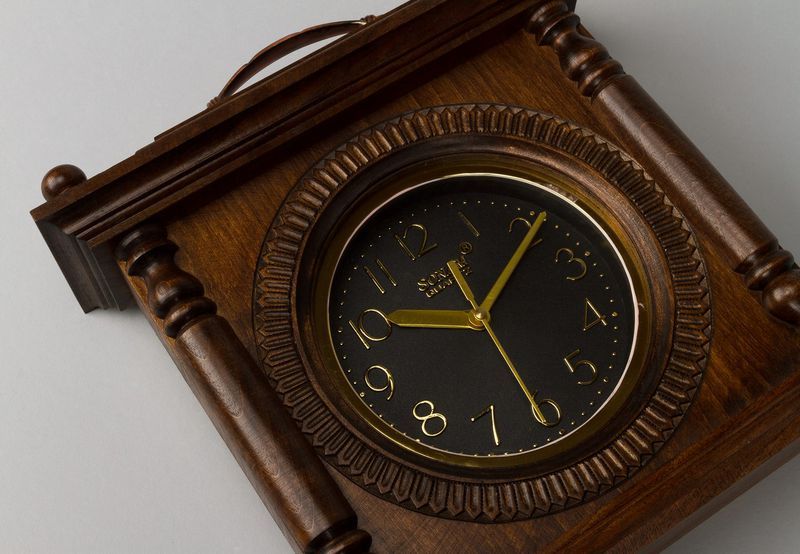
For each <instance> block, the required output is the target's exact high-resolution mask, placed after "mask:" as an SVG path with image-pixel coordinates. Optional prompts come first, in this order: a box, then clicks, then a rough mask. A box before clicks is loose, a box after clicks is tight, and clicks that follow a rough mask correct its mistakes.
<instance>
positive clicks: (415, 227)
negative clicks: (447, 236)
mask: <svg viewBox="0 0 800 554" xmlns="http://www.w3.org/2000/svg"><path fill="white" fill-rule="evenodd" d="M411 231H414V233H412V234H415V235H417V237H418V238H419V239H420V240H419V241H418V248H415V249H414V250H412V249H411V248H410V247H409V246H408V243H407V242H406V241H407V240H410V239H409V233H411ZM394 238H395V239H396V240H397V243H398V244H399V245H400V248H402V249H403V252H405V253H406V254H408V257H409V258H411V261H412V262H413V261H414V260H416V259H417V258H419V257H421V256H424V255H425V254H427V253H428V252H430V251H431V250H433V249H434V248H436V247H437V246H438V244H431V245H428V230H427V229H426V228H425V226H424V225H421V224H419V223H412V224H411V225H409V226H408V227H406V228H405V230H404V231H403V236H402V237H401V236H400V235H395V236H394Z"/></svg>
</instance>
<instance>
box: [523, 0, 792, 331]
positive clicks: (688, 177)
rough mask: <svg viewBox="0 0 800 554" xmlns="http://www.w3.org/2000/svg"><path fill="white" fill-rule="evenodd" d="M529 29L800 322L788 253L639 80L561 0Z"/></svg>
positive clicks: (758, 283) (777, 312) (733, 260)
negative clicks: (589, 34) (582, 24)
mask: <svg viewBox="0 0 800 554" xmlns="http://www.w3.org/2000/svg"><path fill="white" fill-rule="evenodd" d="M527 30H528V31H529V32H531V33H533V35H534V36H535V37H536V40H537V42H538V43H539V44H540V45H543V46H549V47H551V48H552V49H553V51H554V52H555V53H556V55H557V56H558V60H559V63H560V64H561V68H562V70H563V71H564V73H565V75H566V76H567V77H568V78H569V79H570V80H572V81H574V82H575V83H577V85H578V90H579V91H580V92H581V94H582V95H584V96H587V97H589V98H591V99H592V107H593V109H594V111H595V113H596V114H597V115H598V116H599V117H600V119H601V120H602V121H603V122H604V123H605V124H606V126H607V128H608V129H610V131H611V132H612V133H613V135H614V137H613V138H614V139H615V141H616V142H617V143H618V144H619V145H620V146H621V147H623V148H624V149H625V150H626V151H627V152H628V153H630V154H631V155H633V157H634V158H636V159H637V160H640V161H641V162H645V160H650V161H652V163H651V164H650V165H648V167H647V169H648V171H649V172H650V173H652V174H653V176H654V177H655V178H656V180H657V181H658V182H659V184H660V185H661V186H662V187H663V188H664V189H665V191H666V192H667V193H668V194H669V196H670V197H671V198H673V199H674V200H676V201H680V202H679V205H680V208H681V210H682V211H683V212H684V213H685V214H686V215H687V216H689V220H690V221H691V222H693V223H695V224H696V225H700V226H702V227H703V230H704V231H705V232H706V233H708V234H709V235H710V239H711V240H713V241H714V242H715V243H716V244H718V245H719V247H720V248H721V249H722V252H723V254H724V255H725V257H726V260H727V262H728V264H729V266H730V267H731V269H733V270H735V271H736V272H737V273H740V274H742V275H743V279H744V282H745V284H746V285H747V287H748V288H750V289H751V290H753V291H756V292H760V293H761V294H760V300H761V304H762V305H763V306H764V308H765V309H766V310H767V311H768V312H769V313H770V314H772V315H773V316H775V317H776V318H778V319H780V320H782V321H784V322H786V323H788V324H790V325H793V326H795V327H800V270H798V268H797V266H796V264H795V262H794V258H793V257H792V254H791V253H790V252H787V251H786V250H783V249H782V248H780V246H779V245H778V240H777V239H776V238H775V236H774V235H773V234H772V233H771V232H770V231H769V229H767V227H766V226H765V225H764V223H762V222H761V220H760V219H759V218H758V216H757V215H756V214H755V213H754V212H753V211H752V210H751V209H750V208H749V207H748V206H747V204H746V203H745V202H744V200H742V198H741V197H740V196H739V195H738V194H737V193H736V191H734V190H733V188H732V187H731V186H730V184H728V182H727V181H726V180H725V178H724V177H722V175H720V173H719V172H718V171H717V170H716V169H715V168H714V166H713V165H711V163H710V162H709V161H708V160H707V159H706V158H705V156H703V154H702V153H701V152H700V151H699V150H698V149H697V147H696V146H695V145H694V144H693V143H692V142H691V141H690V140H689V138H688V137H686V135H684V134H683V132H682V131H681V130H680V129H679V128H678V126H677V125H675V124H674V123H673V122H672V120H671V119H670V118H669V116H668V115H667V114H666V113H664V111H663V110H662V109H661V108H660V107H659V105H658V104H657V103H656V102H655V100H653V99H652V98H651V97H650V96H649V95H648V94H647V92H645V91H644V89H642V88H641V86H639V84H638V83H637V82H636V80H635V79H634V78H633V77H631V76H630V75H626V74H625V72H624V71H623V70H622V66H621V65H620V64H619V63H618V62H616V61H615V60H614V59H613V58H612V57H611V56H610V55H609V53H608V50H606V49H605V47H603V45H602V44H600V43H599V42H597V41H596V40H594V39H593V38H591V37H590V36H588V33H586V32H585V30H584V29H583V28H582V27H581V26H580V18H579V17H578V16H577V15H575V13H573V12H572V10H571V8H570V7H569V5H568V3H567V2H566V0H552V1H550V2H547V3H545V4H542V5H541V6H539V7H538V8H537V9H536V10H534V12H533V13H532V15H531V17H530V20H529V21H528V25H527Z"/></svg>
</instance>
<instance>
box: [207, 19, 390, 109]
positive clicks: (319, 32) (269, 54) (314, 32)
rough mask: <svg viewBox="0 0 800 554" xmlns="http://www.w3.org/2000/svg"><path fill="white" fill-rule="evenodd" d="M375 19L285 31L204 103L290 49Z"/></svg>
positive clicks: (229, 91)
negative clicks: (290, 32)
mask: <svg viewBox="0 0 800 554" xmlns="http://www.w3.org/2000/svg"><path fill="white" fill-rule="evenodd" d="M375 19H376V17H375V16H374V15H368V16H366V17H363V18H361V19H356V20H352V21H336V22H333V23H323V24H322V25H316V26H314V27H309V28H308V29H304V30H302V31H300V32H298V33H293V34H291V35H287V36H285V37H283V38H282V39H280V40H277V41H275V42H273V43H272V44H270V45H269V46H267V47H266V48H264V49H263V50H261V51H260V52H258V54H256V55H255V56H253V58H252V59H251V60H250V61H249V62H247V63H246V64H244V65H243V66H242V67H240V68H239V69H238V70H237V71H236V73H234V74H233V77H231V78H230V80H229V81H228V82H227V83H225V86H224V87H222V90H221V91H220V93H219V94H218V95H217V96H216V97H214V98H212V99H211V101H210V102H209V103H208V107H209V108H211V107H213V106H216V105H217V104H219V103H220V102H222V101H223V100H225V99H226V98H229V97H231V96H233V95H234V94H236V92H237V91H238V90H239V89H241V88H242V87H243V86H244V85H245V84H246V83H247V82H248V81H249V80H250V79H252V78H253V77H254V76H256V75H257V74H258V73H260V72H261V71H263V70H264V69H266V68H267V67H269V66H270V65H272V64H273V63H275V62H276V61H278V60H280V59H281V58H283V57H284V56H288V55H289V54H291V53H292V52H295V51H297V50H299V49H301V48H304V47H306V46H310V45H312V44H314V43H315V42H319V41H321V40H325V39H328V38H332V37H337V36H340V35H347V34H350V33H352V32H353V31H356V30H358V29H360V28H362V27H364V26H365V25H366V24H368V23H371V22H372V21H374V20H375Z"/></svg>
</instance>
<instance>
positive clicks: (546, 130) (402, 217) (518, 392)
mask: <svg viewBox="0 0 800 554" xmlns="http://www.w3.org/2000/svg"><path fill="white" fill-rule="evenodd" d="M574 9H575V5H574V2H569V1H565V0H549V1H544V0H525V1H515V2H511V1H507V0H475V1H469V2H463V1H459V2H456V1H455V0H428V1H414V2H410V3H408V4H405V5H403V6H401V7H399V8H397V9H396V10H394V11H392V12H390V13H388V14H385V15H383V16H380V17H368V18H365V19H363V20H360V21H352V22H340V23H334V24H329V25H321V26H319V27H315V28H312V29H309V30H307V31H304V32H302V33H298V34H296V35H291V36H289V37H287V38H286V39H284V40H283V41H280V42H278V43H276V44H274V45H272V46H271V47H269V48H267V49H265V50H263V51H262V52H260V53H259V54H257V55H256V56H255V57H254V58H253V60H251V62H249V63H248V64H247V65H245V66H243V67H242V68H241V69H240V70H239V71H238V72H237V73H236V74H235V75H234V77H233V78H232V79H231V81H230V82H229V83H228V84H227V85H226V86H225V88H224V89H223V90H222V92H221V93H220V94H219V95H218V96H217V97H216V98H214V99H213V100H212V101H211V102H210V104H209V108H208V109H207V110H206V111H204V112H202V113H200V114H198V115H196V116H195V117H193V118H191V119H189V120H187V121H186V122H184V123H182V124H180V125H178V126H177V127H175V128H173V129H171V130H169V131H167V132H165V133H163V134H162V135H160V136H158V137H157V138H156V140H155V141H154V142H153V143H152V144H150V145H148V146H146V147H144V148H143V149H141V150H140V151H139V152H137V153H136V154H135V155H134V156H132V157H131V158H129V159H127V160H124V161H122V162H120V163H119V164H118V165H116V166H114V167H112V168H110V169H108V170H107V171H105V172H103V173H101V174H99V175H97V176H95V177H93V178H91V179H86V177H85V176H84V175H83V173H82V172H81V171H80V170H79V169H77V168H75V167H74V166H59V167H56V168H54V169H53V170H51V171H50V172H49V173H48V174H47V175H46V176H45V179H44V181H43V183H42V188H43V192H44V194H45V197H46V199H47V202H46V203H45V204H43V205H42V206H40V207H39V208H36V209H35V210H34V211H33V217H34V219H35V221H36V222H37V225H38V226H39V228H40V230H41V232H42V234H43V236H44V238H45V240H46V241H47V243H48V245H49V246H50V248H51V250H52V252H53V254H54V256H55V257H56V260H57V261H58V263H59V265H60V267H61V269H62V270H63V272H64V274H65V276H66V277H67V279H68V281H69V283H70V285H71V286H72V289H73V291H74V292H75V295H76V296H77V298H78V300H79V302H80V304H81V306H82V307H83V308H84V309H85V310H87V311H89V310H92V309H95V308H111V307H118V308H122V307H124V306H125V305H127V304H128V303H129V302H130V300H131V298H132V299H133V300H134V301H135V302H137V303H138V305H139V306H140V308H141V309H142V311H143V312H144V314H145V315H146V316H147V317H148V319H149V321H150V322H151V324H152V325H153V327H154V329H155V331H156V333H157V334H158V335H159V337H160V338H161V339H162V341H163V343H164V345H165V347H166V348H167V350H168V351H169V352H170V354H171V355H172V357H173V358H174V360H175V362H176V364H177V365H178V367H179V368H180V370H181V372H182V373H183V375H184V377H185V379H186V381H187V383H188V384H189V386H190V387H191V388H192V390H193V391H194V392H195V394H196V395H197V397H198V399H199V400H200V402H201V403H202V404H203V406H204V408H205V410H206V411H207V413H208V415H209V416H210V418H211V419H212V421H213V422H214V424H215V426H216V427H217V429H218V430H219V432H220V434H221V435H222V437H223V439H224V440H225V441H226V443H227V444H228V446H229V448H230V450H231V452H232V453H233V454H234V456H235V457H236V459H237V460H238V461H239V463H240V465H241V467H242V469H243V470H244V471H245V473H246V474H247V476H248V478H249V479H250V481H251V482H252V484H253V486H254V487H255V489H256V490H257V492H258V494H259V495H260V497H261V498H262V499H263V501H264V503H265V505H266V506H267V507H268V508H269V510H270V511H271V513H272V515H273V516H274V517H275V519H276V521H278V523H279V524H280V525H281V527H282V529H283V531H284V533H285V535H286V537H287V539H288V541H289V542H290V544H291V545H292V547H293V548H295V549H296V550H298V551H305V552H367V551H375V552H398V551H405V552H408V551H414V552H431V551H435V550H436V551H448V552H449V551H488V550H493V551H534V550H536V551H539V550H541V551H563V550H565V549H571V550H573V551H588V550H609V549H613V550H633V549H637V548H640V547H643V546H645V545H656V546H657V545H658V544H664V543H665V542H666V541H668V540H670V537H672V536H674V535H675V534H676V533H679V532H680V531H681V530H682V529H685V528H687V527H688V526H689V525H691V522H692V521H697V520H698V519H699V518H701V517H702V515H703V514H704V513H706V512H707V511H708V510H710V509H712V508H713V506H714V502H710V499H712V498H715V497H719V498H723V496H721V495H730V494H732V493H733V492H734V491H736V487H737V484H738V486H740V487H741V486H743V485H742V483H744V482H745V481H744V478H745V477H746V476H747V475H748V474H750V473H751V472H753V471H754V470H756V469H757V468H759V467H760V466H762V464H763V463H764V462H766V461H767V460H768V459H773V456H774V455H775V454H777V453H779V452H781V451H787V450H786V447H788V446H789V445H790V444H792V442H793V441H794V440H795V439H796V438H797V435H798V429H800V426H798V423H800V421H798V417H799V416H798V415H797V410H796V409H794V407H795V406H796V404H797V402H798V400H800V376H798V374H797V372H796V371H795V369H796V367H797V364H798V359H800V338H799V337H798V334H797V328H798V326H800V271H798V268H797V266H796V265H795V263H794V260H793V258H792V255H791V254H790V253H789V252H787V251H785V250H783V249H781V248H780V246H779V244H778V241H777V239H776V238H775V237H774V236H773V235H772V234H771V233H770V232H769V230H768V229H767V228H766V227H765V226H764V224H762V223H761V222H760V221H759V219H758V218H757V216H756V215H755V214H754V213H753V212H752V211H751V210H750V209H749V208H748V207H747V205H746V204H745V203H744V202H743V201H742V200H741V199H740V198H739V197H738V196H737V195H736V193H735V192H734V191H733V190H732V189H731V187H730V186H729V185H728V184H727V183H726V182H725V180H724V179H723V178H722V177H721V176H720V175H719V174H718V173H717V172H716V170H714V168H713V167H712V166H711V165H710V164H709V162H708V161H707V160H706V159H705V158H704V157H703V156H702V155H701V154H700V152H699V151H697V149H696V148H695V147H694V146H693V145H692V144H691V143H690V142H689V140H688V139H687V138H686V137H685V136H684V135H683V134H682V133H681V132H680V131H679V130H678V129H677V127H676V126H675V125H674V123H672V121H671V120H670V119H669V118H668V117H667V115H666V114H665V113H664V112H663V111H662V110H661V109H660V108H659V107H658V106H657V105H656V104H655V102H654V101H653V100H652V99H651V98H650V97H649V96H648V95H647V94H646V92H644V90H642V88H641V87H639V85H638V84H637V83H636V81H635V80H634V79H633V78H632V77H631V76H630V75H627V74H626V73H625V72H624V71H623V69H622V66H621V65H620V64H619V63H618V62H617V61H615V60H614V59H613V58H611V57H610V55H609V54H608V52H607V51H606V50H605V49H604V48H603V46H602V45H601V44H600V43H599V42H597V41H596V40H594V39H593V38H592V36H591V35H590V34H589V32H588V31H587V30H586V29H585V28H584V27H583V26H582V25H581V23H580V20H579V19H578V17H577V16H576V15H575V13H574V11H573V10H574ZM337 35H346V36H344V37H343V38H341V39H340V40H338V41H336V42H334V43H332V44H330V45H329V46H327V47H325V48H323V49H321V50H319V51H318V52H316V53H314V54H311V55H309V56H307V57H305V58H303V59H302V60H300V61H299V62H297V63H295V64H293V65H292V66H290V67H289V68H287V69H286V70H283V71H281V72H279V73H277V74H275V75H273V76H271V77H269V78H266V79H264V80H262V81H259V82H257V83H256V84H254V85H252V86H249V87H248V88H246V89H244V90H241V91H239V89H241V88H242V87H243V85H245V84H246V83H247V82H248V80H249V79H251V78H252V77H253V76H255V75H256V74H257V73H258V72H259V71H261V70H262V69H263V68H264V67H266V66H267V65H269V63H271V62H272V61H274V60H276V59H278V58H279V57H281V56H283V55H285V54H286V53H288V52H290V51H292V50H294V49H296V48H298V47H300V46H304V45H307V44H311V43H313V42H314V41H316V40H319V39H321V38H326V37H330V36H337ZM742 310H744V311H746V313H747V314H748V316H747V317H746V318H743V317H741V316H740V315H739V314H741V312H742Z"/></svg>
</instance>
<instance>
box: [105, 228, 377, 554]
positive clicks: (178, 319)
mask: <svg viewBox="0 0 800 554" xmlns="http://www.w3.org/2000/svg"><path fill="white" fill-rule="evenodd" d="M177 250H178V247H177V246H176V245H175V244H174V243H173V242H171V241H170V240H168V239H167V234H166V231H165V230H164V228H163V227H160V226H158V225H153V224H148V225H145V226H142V227H139V228H137V229H135V230H134V231H132V232H130V233H128V234H127V235H126V236H125V237H124V238H123V239H122V241H121V242H120V244H119V246H118V248H117V256H118V258H119V259H120V260H121V261H124V262H125V267H126V270H127V273H128V275H130V276H131V277H138V278H141V279H143V280H144V284H145V286H146V290H147V303H146V305H143V306H142V307H143V309H149V310H150V311H151V312H152V313H153V314H154V315H155V316H156V317H157V318H158V319H160V320H163V333H164V335H166V337H165V341H166V342H169V343H171V345H172V351H173V353H174V354H175V355H176V357H177V358H178V359H177V361H178V365H179V367H180V368H181V371H182V373H183V376H184V377H185V379H186V381H187V382H188V383H189V386H190V387H191V388H192V390H193V391H194V393H195V395H196V396H197V398H198V399H199V400H200V403H201V404H202V405H203V408H205V411H206V413H208V415H209V417H210V418H211V420H212V421H213V422H214V425H215V427H216V428H217V430H218V431H219V433H220V435H222V438H223V439H224V440H225V442H226V443H227V445H228V447H229V448H230V450H231V452H233V454H234V456H235V457H236V459H237V460H238V462H239V465H240V466H241V467H242V469H243V470H244V472H245V473H246V474H247V477H248V478H249V479H250V482H251V483H252V484H253V486H254V487H255V489H256V491H257V492H258V494H259V496H260V497H261V499H262V501H263V502H264V504H265V505H266V506H267V508H268V509H269V510H270V512H271V513H272V515H273V517H274V518H275V520H276V521H277V522H278V524H279V525H280V526H281V528H282V530H283V532H284V534H285V535H286V537H287V538H288V539H289V541H290V542H291V543H292V544H293V546H294V547H295V549H297V550H299V551H302V552H324V553H355V552H367V551H368V550H369V546H370V544H371V541H372V539H371V537H370V535H369V534H368V533H366V532H364V531H362V530H359V529H357V518H356V514H355V512H354V511H353V509H352V508H351V506H350V504H349V503H348V501H347V500H346V499H345V497H344V496H343V495H342V492H341V491H340V490H339V488H338V486H337V485H336V483H335V482H334V480H333V478H332V477H331V476H330V474H329V473H328V471H327V469H326V468H325V467H324V465H323V463H322V461H321V460H320V458H319V457H318V456H317V454H316V453H315V452H314V449H313V448H312V447H311V445H310V443H309V442H308V441H307V440H306V438H305V437H304V436H303V435H302V433H301V432H300V430H299V429H298V427H297V426H296V425H295V423H294V421H293V420H292V419H291V417H290V416H289V414H288V413H287V412H286V410H285V409H284V407H283V405H282V404H281V402H280V400H279V399H278V397H277V395H276V394H275V392H274V391H273V390H272V388H271V387H270V385H269V383H268V382H267V378H266V376H265V375H264V374H263V373H262V372H261V371H260V369H259V368H258V367H257V366H256V364H255V363H254V362H253V360H252V358H251V356H250V354H249V353H248V352H247V350H246V348H245V347H244V345H242V343H241V342H240V341H239V339H238V337H237V336H236V335H235V333H234V331H233V329H232V328H231V326H230V325H229V324H228V322H227V321H226V320H225V319H223V318H222V317H220V316H218V315H216V310H217V307H216V305H215V304H214V302H213V301H212V300H210V299H209V298H206V297H205V296H203V286H202V284H201V283H200V281H198V280H197V279H196V278H195V277H193V276H192V275H190V274H188V273H186V272H185V271H183V270H181V269H180V268H179V267H178V266H177V265H176V263H175V260H174V255H175V252H176V251H177Z"/></svg>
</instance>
